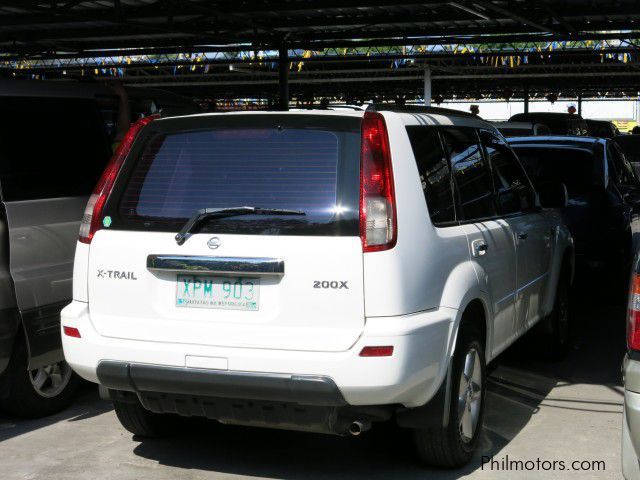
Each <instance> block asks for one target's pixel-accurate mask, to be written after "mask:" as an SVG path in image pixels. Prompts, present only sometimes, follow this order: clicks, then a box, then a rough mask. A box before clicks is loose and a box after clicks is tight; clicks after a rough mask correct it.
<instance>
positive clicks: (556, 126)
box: [509, 112, 589, 136]
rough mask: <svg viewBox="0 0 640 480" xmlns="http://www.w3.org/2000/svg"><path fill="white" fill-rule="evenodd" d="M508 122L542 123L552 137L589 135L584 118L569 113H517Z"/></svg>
mask: <svg viewBox="0 0 640 480" xmlns="http://www.w3.org/2000/svg"><path fill="white" fill-rule="evenodd" d="M509 122H531V123H542V124H543V125H546V126H547V127H549V130H550V131H551V134H552V135H577V136H584V135H588V134H589V127H588V126H587V122H586V121H585V120H584V118H582V117H581V116H580V115H576V114H570V113H546V112H531V113H517V114H516V115H513V116H512V117H511V118H510V119H509Z"/></svg>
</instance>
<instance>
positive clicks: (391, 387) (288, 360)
mask: <svg viewBox="0 0 640 480" xmlns="http://www.w3.org/2000/svg"><path fill="white" fill-rule="evenodd" d="M458 315H459V312H458V311H457V310H454V309H449V308H440V309H437V310H431V311H427V312H421V313H417V314H412V315H405V316H398V317H384V318H368V319H367V321H366V326H365V329H364V331H363V332H362V335H361V336H360V338H359V339H358V340H357V341H356V343H355V344H354V345H353V346H352V347H351V348H350V349H349V350H346V351H341V352H318V351H294V350H274V349H260V348H237V347H223V346H210V345H191V344H189V345H186V344H178V343H164V342H148V341H141V340H129V339H118V338H111V337H103V336H101V335H99V334H98V332H97V331H96V330H95V328H94V327H93V325H92V323H91V317H90V312H89V306H88V304H87V303H84V302H77V301H74V302H72V303H71V304H70V305H69V306H68V307H66V308H65V309H64V310H63V312H62V322H61V323H62V326H69V327H75V328H77V329H78V330H79V331H80V333H81V335H82V338H71V337H66V336H63V347H64V352H65V357H66V360H67V362H68V363H69V364H70V365H71V367H72V368H73V369H74V370H75V371H76V372H77V373H78V374H79V375H80V376H82V377H84V378H85V379H87V380H89V381H92V382H96V383H104V384H105V386H107V387H109V388H113V389H118V388H122V387H125V388H122V389H124V390H129V391H136V389H137V390H141V386H144V388H153V389H154V390H153V391H155V392H159V393H163V392H164V393H173V394H185V393H188V392H189V389H191V388H196V389H199V388H205V389H209V390H207V391H208V392H210V394H211V396H218V395H222V394H224V395H225V396H226V395H235V396H236V398H239V399H243V398H244V399H248V398H249V397H248V396H251V397H252V398H255V399H256V400H270V399H276V400H277V401H283V402H292V403H299V402H304V404H307V405H317V404H318V403H317V402H320V404H323V402H339V401H340V400H339V399H340V398H342V399H343V400H344V402H346V404H348V405H353V406H365V405H389V404H399V405H403V406H406V407H418V406H421V405H424V404H425V403H426V402H427V401H429V400H430V399H431V398H432V397H433V396H434V395H435V393H436V392H437V391H438V388H439V387H440V385H441V384H442V381H443V380H444V378H445V375H446V371H447V367H448V362H449V358H450V355H451V351H452V345H453V340H454V339H453V335H452V332H453V325H454V324H455V322H456V320H457V319H458ZM381 345H385V346H386V345H392V346H393V347H394V351H393V355H392V356H390V357H360V356H359V352H360V351H361V350H362V348H363V347H365V346H381ZM101 364H103V365H105V366H104V367H100V365H101ZM123 365H124V367H122V366H123ZM127 365H129V367H126V366H127ZM106 366H109V367H106ZM112 367H113V368H112ZM105 368H107V370H109V369H110V370H111V371H113V372H116V371H118V370H119V371H120V373H115V374H108V372H105ZM123 369H124V370H123ZM127 369H128V372H129V373H122V372H123V371H127ZM117 378H123V382H124V383H117V382H120V380H117ZM151 378H153V379H154V382H155V383H153V384H150V383H148V381H149V380H150V379H151ZM181 378H182V379H189V380H188V381H187V382H186V383H188V385H185V382H182V383H181V382H180V379H181ZM172 379H173V380H172ZM174 380H176V381H177V383H176V382H174ZM112 382H113V383H112ZM116 385H120V387H116ZM334 386H335V389H334ZM170 390H171V391H170ZM336 399H338V400H336Z"/></svg>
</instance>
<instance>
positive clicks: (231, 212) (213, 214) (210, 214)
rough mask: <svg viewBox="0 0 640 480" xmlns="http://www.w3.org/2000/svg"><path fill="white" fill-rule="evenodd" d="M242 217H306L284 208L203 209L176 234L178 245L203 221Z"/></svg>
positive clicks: (303, 213)
mask: <svg viewBox="0 0 640 480" xmlns="http://www.w3.org/2000/svg"><path fill="white" fill-rule="evenodd" d="M240 215H306V213H305V212H303V211H302V210H287V209H284V208H260V207H231V208H203V209H201V210H198V211H197V212H196V213H194V214H193V216H192V217H191V218H190V219H189V220H187V223H185V224H184V227H182V229H181V230H180V231H179V232H178V233H177V234H176V237H175V238H176V243H177V244H178V245H182V244H183V243H184V242H185V240H186V239H187V235H189V233H191V232H192V231H193V229H194V228H195V227H196V226H198V224H199V223H200V222H202V221H203V220H207V219H209V218H226V217H237V216H240Z"/></svg>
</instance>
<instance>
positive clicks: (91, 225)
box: [78, 115, 159, 243]
mask: <svg viewBox="0 0 640 480" xmlns="http://www.w3.org/2000/svg"><path fill="white" fill-rule="evenodd" d="M157 118H159V115H149V116H148V117H144V118H141V119H140V120H138V121H136V122H135V123H134V124H133V125H131V128H129V130H128V131H127V133H126V134H125V136H124V138H123V139H122V142H120V145H118V148H117V149H116V151H115V153H114V154H113V157H111V160H110V161H109V163H108V164H107V166H106V168H105V169H104V172H102V176H101V177H100V180H98V184H97V185H96V187H95V188H94V190H93V193H92V194H91V196H90V197H89V201H88V202H87V206H86V208H85V209H84V215H83V216H82V223H81V224H80V236H79V238H78V240H79V241H81V242H82V243H91V240H92V239H93V236H94V235H95V233H96V232H97V231H98V230H100V228H101V226H102V225H101V224H100V222H101V220H102V211H103V209H104V205H105V203H106V202H107V198H108V197H109V194H110V193H111V190H112V189H113V184H114V183H115V181H116V177H117V176H118V172H120V168H122V164H123V163H124V159H125V158H126V157H127V155H128V154H129V152H130V151H131V146H132V145H133V142H134V141H135V139H136V137H137V136H138V134H139V133H140V130H142V129H143V128H144V127H145V126H146V125H148V124H150V123H151V122H153V121H154V120H155V119H157Z"/></svg>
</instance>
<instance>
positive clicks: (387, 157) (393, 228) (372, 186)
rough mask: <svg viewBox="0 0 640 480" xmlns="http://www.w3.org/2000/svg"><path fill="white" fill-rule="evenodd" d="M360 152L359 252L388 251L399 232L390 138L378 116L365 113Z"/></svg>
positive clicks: (373, 113) (381, 118) (394, 242)
mask: <svg viewBox="0 0 640 480" xmlns="http://www.w3.org/2000/svg"><path fill="white" fill-rule="evenodd" d="M360 148H361V150H360V238H361V239H362V250H363V251H364V252H379V251H382V250H389V249H391V248H393V247H394V246H395V244H396V238H397V234H398V229H397V222H396V199H395V191H394V187H393V170H392V168H391V149H390V148H389V135H388V133H387V126H386V124H385V121H384V117H383V116H382V115H381V114H380V113H378V112H365V114H364V119H363V120H362V142H361V147H360Z"/></svg>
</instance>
